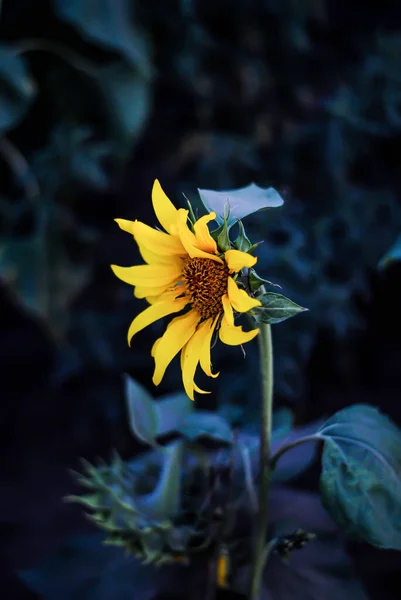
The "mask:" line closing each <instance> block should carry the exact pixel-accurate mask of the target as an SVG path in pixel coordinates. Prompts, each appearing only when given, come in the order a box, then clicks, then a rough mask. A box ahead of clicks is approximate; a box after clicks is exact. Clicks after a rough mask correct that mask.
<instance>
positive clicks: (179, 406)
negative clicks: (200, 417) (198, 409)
mask: <svg viewBox="0 0 401 600" xmlns="http://www.w3.org/2000/svg"><path fill="white" fill-rule="evenodd" d="M154 407H155V410H156V413H157V435H158V436H159V435H160V436H161V435H167V434H169V433H173V432H175V431H178V429H179V427H180V425H181V423H182V421H183V420H184V419H185V417H186V416H187V415H189V414H191V413H192V412H193V410H194V403H193V402H192V400H190V399H189V398H188V396H187V395H186V394H185V393H184V392H177V393H174V394H166V395H165V396H162V397H161V398H159V399H158V400H157V402H155V403H154Z"/></svg>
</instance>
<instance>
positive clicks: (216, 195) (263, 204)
mask: <svg viewBox="0 0 401 600" xmlns="http://www.w3.org/2000/svg"><path fill="white" fill-rule="evenodd" d="M198 192H199V196H200V198H201V200H202V202H203V204H204V205H205V207H206V209H207V211H208V212H215V213H216V221H217V222H218V223H219V224H221V223H223V221H224V214H225V211H227V207H228V208H229V216H228V223H227V224H228V226H230V225H232V224H233V223H235V222H236V221H239V220H240V219H243V218H244V217H246V216H248V215H251V214H252V213H254V212H257V211H258V210H262V209H265V208H275V207H277V206H282V204H283V203H284V200H283V199H282V198H281V196H280V194H279V193H278V192H276V190H275V189H274V188H272V187H269V188H261V187H259V186H258V185H256V184H255V183H251V184H250V185H247V186H246V187H243V188H239V189H236V190H227V191H223V192H216V191H214V190H200V189H198Z"/></svg>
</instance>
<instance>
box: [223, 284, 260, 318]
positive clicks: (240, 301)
mask: <svg viewBox="0 0 401 600" xmlns="http://www.w3.org/2000/svg"><path fill="white" fill-rule="evenodd" d="M227 291H228V297H229V299H230V302H231V304H232V305H233V307H234V310H236V311H237V312H248V311H249V310H251V308H255V306H262V303H261V302H260V300H256V298H251V297H250V296H249V295H248V294H247V293H246V291H245V290H240V289H239V287H238V286H237V284H236V283H235V281H234V279H233V278H232V277H229V278H228V285H227Z"/></svg>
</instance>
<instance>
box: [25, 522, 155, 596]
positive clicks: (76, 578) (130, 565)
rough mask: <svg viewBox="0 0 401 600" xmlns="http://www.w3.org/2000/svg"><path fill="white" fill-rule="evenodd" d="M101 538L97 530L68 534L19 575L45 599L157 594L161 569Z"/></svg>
mask: <svg viewBox="0 0 401 600" xmlns="http://www.w3.org/2000/svg"><path fill="white" fill-rule="evenodd" d="M103 539H104V536H103V534H98V533H94V534H92V535H87V536H77V537H74V538H70V540H68V541H67V542H66V543H65V544H64V546H62V547H61V548H60V550H59V552H58V553H57V554H55V555H54V556H52V557H50V558H49V559H47V560H45V561H44V562H43V563H42V564H41V565H40V566H38V567H36V568H34V569H25V570H22V571H20V572H19V576H20V577H21V579H22V580H23V581H24V582H25V584H26V585H27V586H28V587H29V588H30V589H31V590H33V591H34V592H36V593H37V594H40V597H41V598H43V599H44V600H71V599H72V598H73V599H74V600H110V599H111V598H113V600H127V598H138V599H140V600H153V598H156V596H157V594H158V592H160V590H161V589H163V583H164V577H163V573H161V572H160V570H159V571H156V570H155V567H153V566H146V567H145V566H143V565H141V564H140V562H139V561H137V560H136V559H134V558H133V557H132V556H127V555H125V554H124V552H123V550H122V549H121V548H116V547H114V546H105V545H103V544H102V541H103ZM156 573H157V577H156V576H155V574H156Z"/></svg>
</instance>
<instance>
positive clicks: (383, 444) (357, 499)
mask: <svg viewBox="0 0 401 600" xmlns="http://www.w3.org/2000/svg"><path fill="white" fill-rule="evenodd" d="M319 436H320V437H321V438H322V439H323V440H324V450H323V457H322V461H323V470H322V475H321V479H320V489H321V495H322V501H323V503H324V505H325V507H326V508H327V510H328V511H329V513H330V514H331V516H332V517H333V519H334V520H335V521H336V522H337V523H338V524H339V525H340V526H341V527H343V528H344V529H345V531H346V532H347V533H348V534H350V535H354V536H356V537H358V538H360V539H362V540H364V541H365V542H369V543H370V544H372V545H373V546H377V547H379V548H394V549H397V550H401V502H400V498H401V430H400V429H399V428H398V427H396V425H394V423H392V422H391V421H390V420H389V419H388V418H387V417H385V416H384V415H382V414H380V413H379V411H378V410H377V409H376V408H374V407H373V406H368V405H365V404H357V405H354V406H351V407H349V408H346V409H344V410H341V411H339V412H338V413H336V414H335V415H333V416H332V417H331V418H330V419H329V420H328V421H326V423H325V424H324V425H323V426H322V427H321V428H320V430H319Z"/></svg>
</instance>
